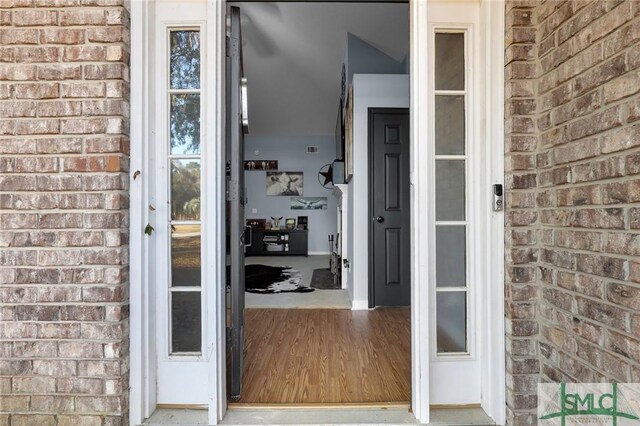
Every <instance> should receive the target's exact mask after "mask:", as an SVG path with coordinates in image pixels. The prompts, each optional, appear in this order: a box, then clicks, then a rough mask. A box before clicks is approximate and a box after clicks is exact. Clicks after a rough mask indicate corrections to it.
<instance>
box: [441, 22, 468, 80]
mask: <svg viewBox="0 0 640 426" xmlns="http://www.w3.org/2000/svg"><path fill="white" fill-rule="evenodd" d="M435 50H436V52H435V54H436V55H435V56H436V61H435V76H436V85H435V88H436V90H464V34H462V33H436V37H435Z"/></svg>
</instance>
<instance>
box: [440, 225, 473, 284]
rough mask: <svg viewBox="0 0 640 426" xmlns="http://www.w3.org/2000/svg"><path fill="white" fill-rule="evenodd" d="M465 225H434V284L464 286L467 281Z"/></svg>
mask: <svg viewBox="0 0 640 426" xmlns="http://www.w3.org/2000/svg"><path fill="white" fill-rule="evenodd" d="M466 246H467V242H466V227H465V226H464V225H456V226H442V225H441V226H437V227H436V286H437V287H465V286H466V282H467V248H466Z"/></svg>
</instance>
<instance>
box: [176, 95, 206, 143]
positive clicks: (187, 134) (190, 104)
mask: <svg viewBox="0 0 640 426" xmlns="http://www.w3.org/2000/svg"><path fill="white" fill-rule="evenodd" d="M170 127H171V128H170V130H171V154H173V155H191V154H196V155H197V154H199V153H200V95H199V94H197V93H179V94H172V95H171V123H170Z"/></svg>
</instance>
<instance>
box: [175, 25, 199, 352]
mask: <svg viewBox="0 0 640 426" xmlns="http://www.w3.org/2000/svg"><path fill="white" fill-rule="evenodd" d="M168 45H169V64H168V91H167V97H166V102H167V106H168V111H169V117H168V126H169V128H168V135H169V137H168V145H169V146H168V166H169V167H168V170H169V176H167V180H168V184H169V191H168V192H169V194H168V196H169V205H170V212H169V214H170V217H169V224H168V225H169V228H170V232H169V235H170V255H171V258H170V279H169V310H170V312H169V318H170V330H169V331H170V339H169V345H170V348H169V352H170V353H171V354H178V355H194V354H200V353H201V350H202V349H201V347H202V332H201V330H202V321H201V318H202V294H201V293H202V286H201V284H202V283H201V276H202V273H201V270H202V251H201V222H200V220H201V214H200V209H201V207H200V202H201V167H200V166H201V158H200V156H201V151H200V133H201V132H200V129H201V108H200V103H201V98H200V97H201V93H200V90H201V83H200V80H201V76H200V62H201V49H200V32H199V31H198V30H192V29H172V30H170V31H169V43H168Z"/></svg>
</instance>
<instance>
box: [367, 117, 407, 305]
mask: <svg viewBox="0 0 640 426" xmlns="http://www.w3.org/2000/svg"><path fill="white" fill-rule="evenodd" d="M369 194H370V206H369V212H370V220H371V227H370V234H369V264H370V267H369V271H370V276H369V290H370V291H369V307H375V306H409V304H410V302H411V284H410V276H411V271H410V265H411V263H410V249H411V247H410V234H409V231H410V210H409V208H410V206H409V110H408V109H406V108H384V109H382V108H370V109H369Z"/></svg>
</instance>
